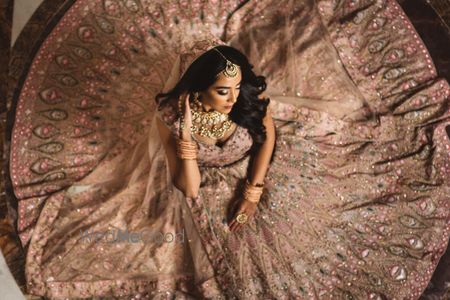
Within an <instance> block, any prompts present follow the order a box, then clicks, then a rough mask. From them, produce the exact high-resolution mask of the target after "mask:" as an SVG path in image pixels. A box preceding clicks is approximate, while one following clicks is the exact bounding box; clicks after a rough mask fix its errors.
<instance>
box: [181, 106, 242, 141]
mask: <svg viewBox="0 0 450 300" xmlns="http://www.w3.org/2000/svg"><path fill="white" fill-rule="evenodd" d="M179 110H180V113H181V116H183V114H182V110H181V101H180V102H179ZM191 113H192V127H191V132H192V133H196V134H198V135H200V136H203V137H207V138H211V139H220V138H222V137H223V136H224V135H225V132H227V130H228V129H230V128H231V126H232V125H233V123H234V122H233V121H231V120H230V119H229V118H228V114H223V113H221V112H218V111H211V112H206V111H203V106H202V103H201V102H200V101H199V100H198V98H197V97H194V103H193V104H192V106H191Z"/></svg>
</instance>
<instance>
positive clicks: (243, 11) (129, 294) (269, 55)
mask: <svg viewBox="0 0 450 300" xmlns="http://www.w3.org/2000/svg"><path fill="white" fill-rule="evenodd" d="M204 32H209V33H212V34H214V35H215V36H217V37H220V38H221V39H222V40H223V41H224V42H227V43H229V44H230V45H232V46H235V47H236V48H238V49H240V50H242V51H243V52H244V53H246V54H247V55H248V57H249V58H250V61H251V62H253V64H254V65H255V70H256V71H257V73H260V74H263V75H265V76H266V77H267V83H268V90H267V94H268V96H269V97H270V98H271V110H272V114H273V118H274V120H275V123H276V125H277V144H276V149H275V154H274V159H273V161H272V163H271V165H270V167H269V170H268V173H267V176H266V185H265V191H264V193H263V196H262V200H261V203H260V205H259V207H258V210H257V213H256V215H255V218H254V219H253V220H252V221H251V222H250V223H249V224H248V226H246V227H245V229H244V230H243V231H242V232H239V233H238V234H236V235H234V234H231V233H230V232H229V230H228V227H227V225H226V221H227V218H228V217H229V215H230V210H231V208H232V207H233V206H235V204H236V199H238V198H239V193H240V192H241V191H242V183H243V180H244V179H245V178H246V176H247V173H246V171H247V168H248V166H249V163H250V156H249V155H243V156H241V157H236V159H233V160H232V161H226V163H223V164H216V165H210V166H207V165H206V164H205V165H202V166H201V171H202V184H201V188H200V194H199V196H198V197H197V198H194V199H193V198H186V197H184V196H183V194H182V193H181V192H180V191H179V190H177V189H176V188H175V187H174V186H173V185H172V183H171V181H170V174H169V170H168V164H167V159H166V156H165V153H164V149H163V147H162V145H161V141H160V138H159V135H158V132H157V130H156V126H154V125H155V124H154V121H155V117H156V113H155V112H156V106H155V103H154V100H153V99H154V96H155V95H156V93H158V92H159V91H160V90H161V88H162V87H163V84H164V82H165V80H166V79H167V74H168V72H169V70H171V66H172V64H173V61H174V57H176V54H177V52H176V49H177V45H178V43H179V41H180V40H182V39H197V38H201V37H202V35H203V33H204ZM449 90H450V89H449V86H448V83H447V82H446V81H445V80H442V79H438V78H436V71H435V69H434V66H433V63H432V61H431V59H430V57H429V54H428V52H427V50H426V48H425V46H424V45H423V43H422V41H421V40H420V38H419V37H418V35H417V33H416V32H415V30H414V28H413V27H412V26H411V24H410V22H409V21H408V19H407V18H406V16H405V15H404V13H403V12H402V10H401V8H400V7H399V5H398V4H397V3H396V2H395V1H392V0H385V1H382V0H380V1H359V2H356V1H331V0H319V1H312V0H311V1H310V0H308V1H282V2H279V1H270V0H263V1H248V2H242V1H225V0H222V1H210V2H201V1H190V2H184V1H180V2H175V1H174V2H172V1H161V2H157V1H141V2H137V1H131V0H130V1H123V2H119V1H113V0H104V1H100V0H96V1H87V0H78V1H75V2H74V4H73V5H72V6H71V7H70V8H69V9H68V10H67V12H66V13H65V14H64V15H63V16H62V18H61V19H60V21H59V22H58V23H57V25H56V26H55V28H54V29H53V31H52V32H51V33H50V34H49V36H48V37H47V39H46V40H45V42H44V43H43V45H42V47H41V48H40V49H39V51H38V52H37V54H36V57H35V59H34V61H33V63H32V65H31V67H30V71H29V73H28V76H27V77H26V79H25V82H24V85H23V88H22V90H21V93H20V97H19V99H18V104H17V111H16V120H15V125H14V130H13V139H12V148H11V179H12V183H13V187H14V192H15V195H16V197H17V199H18V201H19V219H18V230H19V233H20V238H21V240H22V243H23V244H24V246H26V249H27V261H26V277H27V289H28V292H29V293H30V294H35V295H42V296H45V297H48V298H51V299H59V298H61V299H65V298H69V299H77V298H102V299H106V298H119V299H131V298H133V297H134V298H135V299H139V298H142V297H145V298H151V299H174V298H176V299H183V298H185V299H199V298H211V299H221V298H222V299H234V298H239V299H360V298H362V299H386V298H387V299H417V298H418V297H419V296H420V294H421V292H422V291H423V289H424V288H425V287H426V286H427V284H428V281H429V280H430V277H431V275H432V273H433V271H434V269H435V267H436V265H437V264H438V261H439V259H440V257H441V256H442V254H443V253H444V251H445V249H446V247H447V242H448V238H449V228H450V226H449V225H450V223H449V221H450V217H449V212H450V209H449V197H448V195H449V194H450V187H449V170H450V169H449V161H450V156H449V149H450V143H449V139H448V138H447V136H446V135H445V126H446V125H448V124H450V122H449V116H450V115H449V109H448V98H449V93H450V92H449ZM238 148H239V147H236V148H233V147H229V151H230V152H229V155H230V156H229V157H230V158H231V157H234V156H233V155H234V154H235V152H233V151H237V150H236V149H238ZM218 151H220V150H219V149H214V150H212V151H211V153H210V154H209V156H205V157H204V161H205V162H207V161H214V157H215V156H214V155H216V154H217V152H218Z"/></svg>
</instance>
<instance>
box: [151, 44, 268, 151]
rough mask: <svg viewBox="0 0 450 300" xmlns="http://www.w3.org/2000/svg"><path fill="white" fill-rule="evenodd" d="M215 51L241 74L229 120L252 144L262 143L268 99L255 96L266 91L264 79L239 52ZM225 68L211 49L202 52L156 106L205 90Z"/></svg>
mask: <svg viewBox="0 0 450 300" xmlns="http://www.w3.org/2000/svg"><path fill="white" fill-rule="evenodd" d="M215 48H216V49H218V50H219V51H220V52H221V53H222V54H223V55H224V56H225V57H226V58H227V59H228V60H230V61H231V62H233V63H235V64H237V65H239V66H240V69H241V72H242V81H241V89H240V93H239V96H238V99H237V101H236V103H235V104H234V106H233V108H232V110H231V112H230V114H229V117H230V119H231V120H232V121H233V122H235V123H237V124H238V125H240V126H242V127H245V128H247V129H248V131H249V133H250V135H251V136H252V138H253V141H254V143H255V144H257V145H260V144H262V143H263V142H264V141H265V139H266V128H265V126H264V124H263V118H264V116H265V115H266V112H267V105H268V104H269V102H270V100H269V99H268V98H266V99H259V98H258V95H260V94H261V93H262V92H263V91H265V89H266V81H265V77H264V76H256V75H255V73H254V72H253V71H252V69H253V65H251V64H250V62H249V61H248V59H247V57H246V56H245V55H244V54H243V53H242V52H240V51H239V50H237V49H235V48H233V47H229V46H222V45H221V46H216V47H215ZM225 66H226V61H225V59H224V58H223V57H222V56H221V55H220V54H219V53H217V51H215V50H214V49H210V50H208V51H206V52H205V53H203V54H202V55H201V56H199V57H198V58H197V59H196V60H195V61H194V62H193V63H192V64H191V65H190V66H189V68H188V69H187V70H186V72H185V74H184V75H183V77H182V78H181V79H180V81H179V82H178V83H177V85H176V86H175V87H174V88H173V89H172V90H170V91H169V92H167V93H160V94H158V95H156V102H157V103H158V104H159V105H161V106H162V105H165V104H166V103H167V102H169V101H170V100H171V99H172V100H173V99H178V98H179V96H180V95H181V94H182V93H183V92H185V91H187V92H189V93H194V92H201V91H204V90H206V89H208V87H210V86H211V85H212V84H214V82H215V81H216V75H217V74H219V73H220V72H221V71H223V70H224V69H225ZM190 100H191V101H192V99H190Z"/></svg>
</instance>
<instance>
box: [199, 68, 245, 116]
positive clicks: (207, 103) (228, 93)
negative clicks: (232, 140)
mask: <svg viewBox="0 0 450 300" xmlns="http://www.w3.org/2000/svg"><path fill="white" fill-rule="evenodd" d="M241 80H242V76H241V73H240V72H239V73H238V75H237V76H236V77H232V78H229V77H226V76H224V75H223V74H219V76H218V78H217V80H216V82H215V83H214V84H213V85H212V86H210V87H209V88H208V89H207V90H206V91H205V92H203V93H202V97H201V98H202V100H201V101H202V104H203V107H204V108H205V109H206V110H207V111H209V110H210V109H214V110H216V111H218V112H222V113H229V112H230V111H231V109H232V108H233V105H234V103H236V101H237V98H238V97H239V92H240V87H241Z"/></svg>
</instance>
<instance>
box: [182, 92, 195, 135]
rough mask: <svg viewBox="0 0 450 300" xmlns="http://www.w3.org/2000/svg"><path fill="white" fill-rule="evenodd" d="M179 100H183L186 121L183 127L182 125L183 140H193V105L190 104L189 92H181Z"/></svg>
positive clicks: (184, 119)
mask: <svg viewBox="0 0 450 300" xmlns="http://www.w3.org/2000/svg"><path fill="white" fill-rule="evenodd" d="M179 101H181V104H182V111H183V123H184V128H181V126H180V139H182V140H183V141H191V140H192V137H191V126H192V114H191V107H190V106H189V93H187V92H186V93H183V94H181V95H180V98H179Z"/></svg>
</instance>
